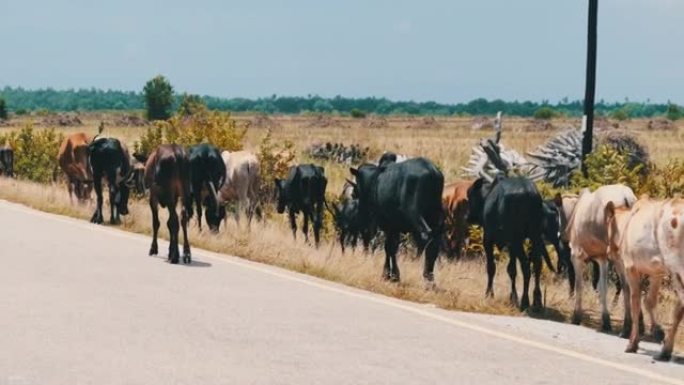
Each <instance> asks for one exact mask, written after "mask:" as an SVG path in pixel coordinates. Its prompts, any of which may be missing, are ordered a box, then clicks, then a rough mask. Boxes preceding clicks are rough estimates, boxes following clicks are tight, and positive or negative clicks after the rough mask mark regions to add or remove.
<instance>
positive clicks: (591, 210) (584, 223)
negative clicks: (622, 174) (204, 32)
mask: <svg viewBox="0 0 684 385" xmlns="http://www.w3.org/2000/svg"><path fill="white" fill-rule="evenodd" d="M636 200H637V199H636V196H635V195H634V192H633V191H632V190H631V189H630V188H629V187H627V186H624V185H609V186H602V187H599V188H598V189H596V191H594V192H589V190H588V189H584V190H583V191H582V192H581V193H580V196H579V198H578V199H577V203H575V205H574V208H573V210H572V214H571V216H570V218H569V220H568V227H567V228H566V229H565V231H566V234H565V236H566V237H567V239H568V240H569V241H570V249H571V250H572V257H571V259H572V265H573V267H574V270H575V310H574V313H573V316H572V323H574V324H579V323H580V322H581V319H582V283H583V281H584V279H583V274H582V270H583V267H584V265H585V263H586V262H587V261H588V260H590V259H593V260H595V261H597V262H598V264H599V268H600V277H599V287H598V289H599V297H600V300H601V320H602V329H603V330H610V329H611V325H610V313H608V303H607V299H606V297H607V291H608V285H607V280H608V258H607V251H608V241H609V240H608V225H607V222H606V221H607V216H606V210H607V208H609V207H612V208H620V207H627V208H629V207H632V206H633V205H634V202H636ZM613 263H614V264H616V262H615V261H613ZM616 267H618V268H617V269H616V270H617V272H618V274H620V275H621V274H622V273H623V272H622V270H621V269H620V268H619V265H618V264H616Z"/></svg>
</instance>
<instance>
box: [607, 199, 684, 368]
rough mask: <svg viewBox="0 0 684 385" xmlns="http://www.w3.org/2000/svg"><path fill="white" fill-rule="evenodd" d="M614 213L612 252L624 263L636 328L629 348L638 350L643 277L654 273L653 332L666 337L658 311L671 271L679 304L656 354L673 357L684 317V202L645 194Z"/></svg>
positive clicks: (650, 294)
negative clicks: (659, 301)
mask: <svg viewBox="0 0 684 385" xmlns="http://www.w3.org/2000/svg"><path fill="white" fill-rule="evenodd" d="M611 211H612V212H609V213H608V215H609V217H611V219H612V220H611V221H610V227H609V233H610V239H611V242H610V250H609V252H611V254H614V255H616V256H615V257H614V258H615V259H617V260H620V261H621V263H622V264H623V265H624V270H625V276H626V278H627V283H628V284H627V285H623V287H624V290H625V297H629V298H630V302H629V303H628V304H627V305H628V306H626V307H628V308H629V307H631V309H630V310H631V320H632V328H631V333H630V337H629V344H628V345H627V349H626V351H627V352H628V353H634V352H636V351H637V349H638V348H639V326H638V319H639V314H640V312H641V287H640V283H641V277H642V276H643V275H645V276H648V277H650V285H649V292H648V295H647V296H646V300H645V301H644V302H645V304H646V310H647V312H648V314H649V317H650V318H651V333H652V335H653V337H654V338H655V339H656V340H662V339H663V337H665V336H664V333H663V330H662V328H661V326H660V325H659V324H658V320H657V319H656V312H655V311H654V310H655V306H656V305H657V303H658V294H659V289H660V285H661V283H662V280H663V278H664V277H665V276H667V275H671V276H672V286H673V287H674V290H675V292H676V293H677V304H676V305H675V309H674V313H673V315H672V328H671V329H670V331H669V333H668V334H667V337H665V343H664V344H663V348H662V350H661V353H660V355H659V356H658V357H657V359H659V360H664V361H668V360H669V359H670V358H671V357H672V348H673V346H674V338H675V335H676V333H677V328H678V327H679V324H680V323H681V321H682V317H683V316H684V200H683V199H671V200H666V201H662V200H651V199H649V198H648V197H642V198H641V199H640V200H639V201H638V202H637V203H636V204H635V205H634V208H633V209H632V210H631V211H629V210H620V209H614V210H611ZM611 214H612V215H611Z"/></svg>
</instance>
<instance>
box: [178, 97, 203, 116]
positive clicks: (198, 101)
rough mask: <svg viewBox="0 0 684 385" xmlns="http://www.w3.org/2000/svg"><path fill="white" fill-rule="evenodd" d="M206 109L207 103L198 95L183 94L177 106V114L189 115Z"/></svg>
mask: <svg viewBox="0 0 684 385" xmlns="http://www.w3.org/2000/svg"><path fill="white" fill-rule="evenodd" d="M206 109H207V104H206V103H204V100H203V99H202V98H201V97H200V96H199V95H188V94H183V99H182V100H181V102H180V105H179V106H178V114H179V115H181V116H190V115H194V114H196V113H200V112H202V111H203V110H206Z"/></svg>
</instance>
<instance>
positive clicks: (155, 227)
mask: <svg viewBox="0 0 684 385" xmlns="http://www.w3.org/2000/svg"><path fill="white" fill-rule="evenodd" d="M150 210H152V246H150V255H157V254H158V253H159V248H158V246H157V234H158V233H159V205H158V204H157V200H156V199H155V197H154V195H152V193H150Z"/></svg>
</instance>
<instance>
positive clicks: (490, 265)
mask: <svg viewBox="0 0 684 385" xmlns="http://www.w3.org/2000/svg"><path fill="white" fill-rule="evenodd" d="M484 251H485V256H486V258H487V290H486V291H485V297H494V275H496V262H495V261H494V242H493V241H492V240H491V239H489V238H488V237H487V234H485V237H484Z"/></svg>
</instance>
